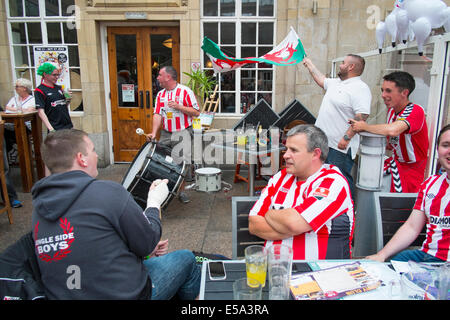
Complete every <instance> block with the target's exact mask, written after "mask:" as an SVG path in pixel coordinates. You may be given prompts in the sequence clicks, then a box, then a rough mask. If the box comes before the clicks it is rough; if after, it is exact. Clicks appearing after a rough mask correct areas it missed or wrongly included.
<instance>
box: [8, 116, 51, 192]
mask: <svg viewBox="0 0 450 320" xmlns="http://www.w3.org/2000/svg"><path fill="white" fill-rule="evenodd" d="M0 115H1V118H2V119H3V120H5V122H9V123H13V124H14V131H15V133H16V142H17V149H18V153H19V166H20V173H21V176H22V188H23V192H30V191H31V187H32V186H33V157H32V152H31V149H30V146H31V143H30V141H29V137H28V134H27V130H26V129H27V128H26V126H25V122H26V121H31V129H32V131H31V133H32V137H33V145H34V162H35V167H36V171H37V179H38V180H39V179H41V178H43V177H44V176H45V170H44V162H43V161H42V157H41V141H42V124H41V119H40V118H39V116H38V112H37V111H33V112H27V113H5V112H1V113H0Z"/></svg>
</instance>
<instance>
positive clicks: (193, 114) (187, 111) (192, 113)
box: [169, 101, 200, 117]
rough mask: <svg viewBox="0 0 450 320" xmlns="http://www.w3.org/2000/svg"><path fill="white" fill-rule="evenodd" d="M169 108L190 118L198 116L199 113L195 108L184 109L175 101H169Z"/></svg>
mask: <svg viewBox="0 0 450 320" xmlns="http://www.w3.org/2000/svg"><path fill="white" fill-rule="evenodd" d="M169 107H171V108H172V109H175V110H178V111H181V112H183V113H184V114H187V115H188V116H191V117H198V116H199V115H200V111H198V110H196V109H195V108H191V107H185V106H183V105H181V104H178V103H176V102H175V101H169Z"/></svg>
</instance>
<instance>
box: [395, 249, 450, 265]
mask: <svg viewBox="0 0 450 320" xmlns="http://www.w3.org/2000/svg"><path fill="white" fill-rule="evenodd" d="M391 260H396V261H405V262H408V261H410V260H412V261H414V262H444V261H443V260H441V259H439V258H436V257H435V256H432V255H430V254H428V253H425V252H423V251H422V250H404V251H401V252H399V253H398V254H397V255H396V256H394V257H393V258H392V259H391Z"/></svg>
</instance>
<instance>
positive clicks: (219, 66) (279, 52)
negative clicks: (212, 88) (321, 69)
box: [202, 27, 306, 72]
mask: <svg viewBox="0 0 450 320" xmlns="http://www.w3.org/2000/svg"><path fill="white" fill-rule="evenodd" d="M202 49H203V51H205V53H206V54H207V55H208V57H209V59H210V60H211V62H212V64H213V68H214V71H216V72H227V71H232V70H236V69H237V68H240V67H242V66H244V65H246V64H248V63H260V62H264V63H269V64H274V65H277V66H290V65H295V64H297V63H300V62H302V61H303V58H305V56H306V53H305V49H304V48H303V45H302V43H301V41H300V39H299V37H298V35H297V33H296V32H295V30H294V29H293V28H292V27H291V31H289V34H288V35H287V36H286V38H284V40H283V41H282V42H281V43H280V44H279V45H277V46H276V47H275V48H273V49H272V50H271V51H270V52H268V53H266V54H265V55H263V56H261V57H259V58H258V57H247V58H234V57H230V56H228V55H226V54H225V53H224V52H222V51H221V50H220V48H219V46H218V45H217V44H216V43H214V42H213V41H212V40H210V39H209V38H208V37H205V38H204V39H203V45H202Z"/></svg>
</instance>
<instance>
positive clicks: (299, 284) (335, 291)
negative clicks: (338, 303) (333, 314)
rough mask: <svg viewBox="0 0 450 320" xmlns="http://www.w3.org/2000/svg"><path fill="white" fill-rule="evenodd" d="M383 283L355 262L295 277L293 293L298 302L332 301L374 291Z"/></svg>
mask: <svg viewBox="0 0 450 320" xmlns="http://www.w3.org/2000/svg"><path fill="white" fill-rule="evenodd" d="M381 283H382V282H381V281H380V280H379V279H376V278H374V277H373V276H372V275H370V274H369V273H367V272H366V271H365V270H364V269H363V268H362V267H361V264H360V263H359V262H354V263H350V264H344V265H339V266H336V267H332V268H327V269H323V270H317V271H313V272H308V273H302V274H298V275H293V276H292V278H291V292H292V295H293V296H294V298H295V299H296V300H331V299H339V298H343V297H346V296H349V295H354V294H358V293H363V292H367V291H370V290H374V289H376V288H378V287H379V286H380V285H381Z"/></svg>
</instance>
